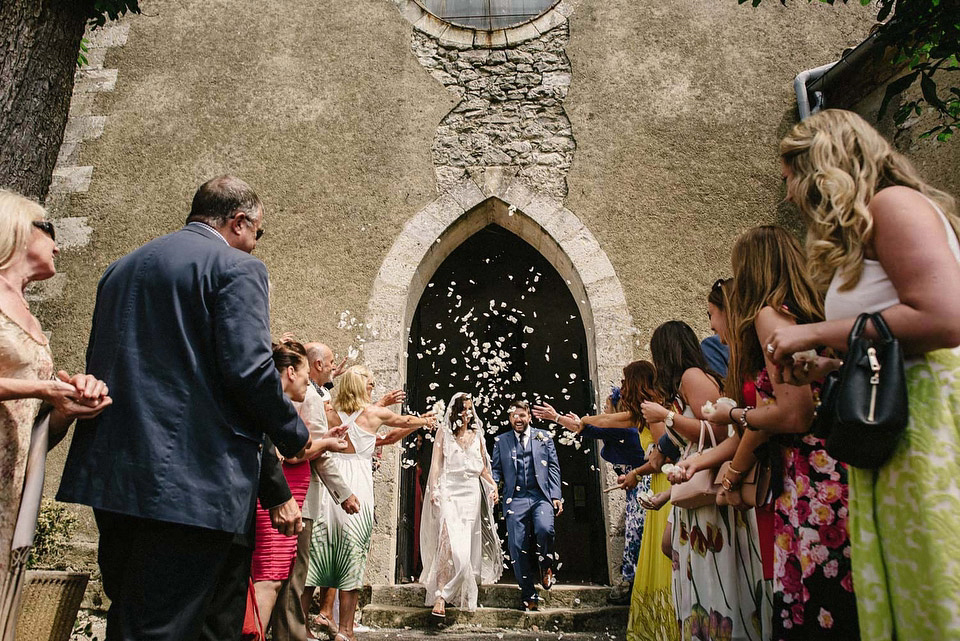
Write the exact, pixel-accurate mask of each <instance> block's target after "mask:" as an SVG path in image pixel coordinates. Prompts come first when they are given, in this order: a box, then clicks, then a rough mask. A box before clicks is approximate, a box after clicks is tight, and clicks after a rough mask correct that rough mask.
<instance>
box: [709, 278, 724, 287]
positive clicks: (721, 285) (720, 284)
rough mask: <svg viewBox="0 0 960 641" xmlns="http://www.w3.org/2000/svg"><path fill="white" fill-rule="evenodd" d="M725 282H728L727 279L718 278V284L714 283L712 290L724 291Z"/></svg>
mask: <svg viewBox="0 0 960 641" xmlns="http://www.w3.org/2000/svg"><path fill="white" fill-rule="evenodd" d="M725 280H726V278H718V279H717V280H716V282H714V283H713V287H711V288H710V289H713V290H721V289H723V281H725Z"/></svg>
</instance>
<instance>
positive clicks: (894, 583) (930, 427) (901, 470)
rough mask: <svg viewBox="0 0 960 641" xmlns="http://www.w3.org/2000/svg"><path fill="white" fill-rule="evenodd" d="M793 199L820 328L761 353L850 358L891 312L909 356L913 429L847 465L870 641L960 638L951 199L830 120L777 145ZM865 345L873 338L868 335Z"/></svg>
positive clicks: (787, 358)
mask: <svg viewBox="0 0 960 641" xmlns="http://www.w3.org/2000/svg"><path fill="white" fill-rule="evenodd" d="M780 155H781V160H782V165H783V176H784V179H785V180H786V183H787V197H788V198H789V199H790V200H792V201H793V202H794V203H796V205H797V206H798V207H799V208H800V211H801V212H802V213H803V215H804V218H805V219H806V223H807V227H808V236H807V254H808V258H809V267H810V270H811V272H812V273H811V275H812V276H813V278H814V280H815V281H816V282H818V283H819V284H820V286H821V287H822V288H823V289H824V290H826V297H825V304H824V311H825V316H826V320H825V321H824V322H822V323H812V324H808V325H795V326H792V327H784V328H781V329H778V330H777V331H775V332H774V333H773V334H772V335H771V336H770V337H769V338H768V339H767V341H766V342H767V351H768V352H770V353H771V354H772V355H773V358H774V360H775V361H777V362H779V363H781V364H782V365H783V367H784V369H783V376H784V378H785V379H787V380H788V382H790V381H796V382H798V383H800V384H802V383H805V382H806V381H807V380H811V379H814V380H815V379H816V378H819V377H821V376H822V375H823V374H824V373H825V372H826V371H828V370H830V369H835V368H836V367H838V364H839V361H838V360H836V359H826V358H818V359H817V360H816V361H815V362H814V363H813V367H808V369H809V370H810V371H808V372H804V371H803V367H802V366H799V367H798V366H795V365H794V364H793V358H792V355H793V354H794V353H797V352H802V351H804V350H808V349H811V348H814V347H817V346H821V345H826V346H828V347H832V348H834V349H836V350H840V351H842V350H845V349H846V347H847V336H848V335H849V333H850V328H851V326H852V324H853V322H854V319H855V318H856V317H857V315H859V314H860V313H863V312H883V319H884V320H885V321H886V323H887V324H888V325H889V327H890V330H891V331H892V332H893V334H894V335H895V336H896V337H897V338H898V339H899V341H900V344H901V346H902V347H903V348H904V350H905V352H906V354H907V358H906V359H905V363H904V366H905V370H906V376H907V395H908V398H909V412H910V420H909V423H908V425H907V428H906V433H905V434H904V435H903V438H902V439H901V441H900V443H899V444H898V446H897V449H896V451H895V453H894V454H893V456H892V457H891V459H890V460H889V461H888V462H887V463H886V464H884V465H883V466H882V467H880V468H879V469H876V470H873V469H859V468H854V467H850V468H849V483H850V499H849V501H850V503H849V510H850V515H849V523H850V539H851V547H852V550H851V560H852V562H853V588H854V591H855V593H856V596H857V610H858V612H859V616H860V631H861V635H862V638H863V639H870V640H871V641H882V640H887V639H958V638H960V538H958V537H957V536H956V533H957V531H958V529H960V348H958V345H960V242H958V240H957V230H958V229H960V220H958V218H957V216H956V213H955V208H954V201H953V198H951V197H950V196H949V195H947V194H946V193H944V192H942V191H939V190H937V189H934V188H932V187H930V186H929V185H927V184H926V183H924V182H923V181H922V180H921V179H920V177H919V176H918V175H917V172H916V171H915V170H914V168H913V167H912V166H911V165H910V163H909V162H908V161H907V160H906V159H905V158H903V157H902V156H901V155H900V154H898V153H897V152H896V151H894V150H893V149H892V148H891V147H890V145H889V143H887V141H886V140H884V139H883V137H882V136H880V134H878V133H877V132H876V130H874V129H873V127H871V126H870V125H869V124H867V123H866V122H865V121H864V120H863V119H862V118H860V117H859V116H857V115H856V114H854V113H852V112H848V111H841V110H835V109H829V110H826V111H822V112H820V113H818V114H814V115H813V116H810V117H809V118H807V119H806V120H804V121H803V122H801V123H799V124H797V125H796V126H795V127H794V128H793V129H792V130H791V131H790V133H789V134H787V137H786V138H784V139H783V141H782V142H781V143H780ZM868 335H874V334H873V328H872V326H870V329H869V330H868Z"/></svg>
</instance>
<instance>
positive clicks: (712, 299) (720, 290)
mask: <svg viewBox="0 0 960 641" xmlns="http://www.w3.org/2000/svg"><path fill="white" fill-rule="evenodd" d="M732 286H733V279H732V278H718V279H717V280H716V281H714V283H713V287H711V288H710V293H709V294H708V295H707V302H708V303H711V304H713V305H716V306H717V309H719V310H725V309H727V295H726V292H725V291H724V290H727V291H729V289H730V288H731V287H732Z"/></svg>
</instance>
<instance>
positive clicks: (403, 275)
mask: <svg viewBox="0 0 960 641" xmlns="http://www.w3.org/2000/svg"><path fill="white" fill-rule="evenodd" d="M420 258H422V254H420V255H418V256H417V257H416V258H415V259H414V258H413V257H407V256H397V255H395V254H393V253H392V252H391V253H390V255H388V256H387V257H386V258H385V259H384V260H383V264H382V265H381V266H380V271H379V272H377V280H379V281H382V283H383V285H384V286H385V287H387V288H388V289H389V288H391V287H393V288H397V289H398V290H404V291H405V290H406V288H407V285H408V284H409V283H410V279H411V278H412V277H413V273H414V271H416V264H415V263H419V262H420ZM375 286H376V283H375Z"/></svg>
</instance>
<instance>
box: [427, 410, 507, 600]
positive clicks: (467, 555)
mask: <svg viewBox="0 0 960 641" xmlns="http://www.w3.org/2000/svg"><path fill="white" fill-rule="evenodd" d="M455 398H456V396H455V397H454V399H455ZM450 404H451V405H453V400H451V401H450ZM484 469H487V470H489V469H490V456H489V455H488V454H487V446H486V441H485V440H484V433H483V427H482V425H481V424H480V421H479V419H476V418H474V429H473V430H467V431H466V433H465V435H464V440H463V444H461V443H458V442H457V439H456V438H455V437H454V435H453V432H452V430H451V428H450V420H449V416H447V417H445V418H444V421H443V424H442V425H441V426H440V427H439V428H437V431H436V436H435V441H434V444H433V458H432V460H431V464H430V475H429V477H428V480H427V488H426V493H425V495H424V499H423V510H422V516H421V521H420V556H421V559H422V561H423V573H422V574H421V575H420V583H421V584H423V585H424V587H426V590H427V593H426V598H425V600H424V601H425V604H426V605H428V606H432V605H433V604H434V601H436V599H437V597H438V596H442V597H443V598H444V600H445V601H446V602H447V603H449V604H451V605H453V606H455V607H458V608H461V609H464V610H469V611H473V610H476V608H477V594H478V586H479V584H480V583H496V582H497V581H498V580H499V579H500V574H501V573H502V572H503V552H502V550H501V547H500V538H499V536H497V528H496V523H495V521H494V520H493V505H492V503H491V501H490V499H489V495H490V492H491V491H492V490H493V486H492V485H491V484H490V483H489V482H488V481H486V480H484V479H482V478H481V477H480V474H481V472H483V470H484Z"/></svg>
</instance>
